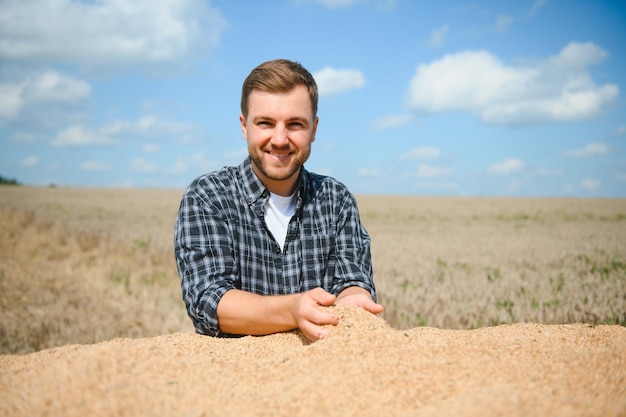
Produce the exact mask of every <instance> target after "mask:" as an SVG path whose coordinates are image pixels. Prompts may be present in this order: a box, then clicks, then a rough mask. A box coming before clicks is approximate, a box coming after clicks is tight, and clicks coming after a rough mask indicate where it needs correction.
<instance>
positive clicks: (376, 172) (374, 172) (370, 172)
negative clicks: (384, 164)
mask: <svg viewBox="0 0 626 417" xmlns="http://www.w3.org/2000/svg"><path fill="white" fill-rule="evenodd" d="M358 175H359V176H361V177H380V175H381V171H380V169H378V168H361V169H359V172H358Z"/></svg>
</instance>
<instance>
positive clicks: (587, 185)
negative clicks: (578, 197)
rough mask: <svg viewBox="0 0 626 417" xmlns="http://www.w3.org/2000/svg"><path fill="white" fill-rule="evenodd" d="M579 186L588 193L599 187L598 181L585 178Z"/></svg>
mask: <svg viewBox="0 0 626 417" xmlns="http://www.w3.org/2000/svg"><path fill="white" fill-rule="evenodd" d="M581 186H582V187H583V188H584V189H585V190H589V191H591V190H595V189H596V188H598V187H599V186H600V181H598V180H595V179H592V178H585V179H584V180H583V182H582V183H581Z"/></svg>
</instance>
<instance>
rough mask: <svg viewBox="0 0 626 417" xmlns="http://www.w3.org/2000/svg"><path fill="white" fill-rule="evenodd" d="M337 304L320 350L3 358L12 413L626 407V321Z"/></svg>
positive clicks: (65, 351)
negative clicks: (413, 323)
mask: <svg viewBox="0 0 626 417" xmlns="http://www.w3.org/2000/svg"><path fill="white" fill-rule="evenodd" d="M334 310H335V312H336V314H338V315H339V316H340V317H341V321H340V324H339V325H338V326H337V327H335V328H333V331H332V332H331V334H330V336H329V337H328V338H326V339H324V340H321V341H319V342H316V343H313V344H309V343H307V342H306V340H304V339H303V337H302V335H301V334H299V333H297V332H290V333H282V334H275V335H270V336H264V337H244V338H240V339H215V338H210V337H204V336H199V335H195V334H190V333H177V334H171V335H167V336H160V337H154V338H142V339H115V340H111V341H108V342H102V343H97V344H93V345H70V346H65V347H60V348H54V349H49V350H44V351H41V352H36V353H32V354H28V355H22V356H18V355H2V356H0V415H2V416H7V417H8V416H18V415H20V416H23V415H29V416H37V415H64V416H87V415H89V416H123V415H132V416H141V415H150V416H153V415H164V416H173V415H180V416H218V415H219V416H240V415H241V416H312V415H320V416H386V415H389V416H435V415H455V416H496V415H497V416H501V415H507V416H522V415H561V416H620V415H622V416H623V415H626V328H624V327H621V326H596V327H592V326H588V325H576V324H572V325H538V324H515V325H502V326H496V327H489V328H482V329H478V330H441V329H437V328H428V327H421V328H415V329H411V330H394V329H392V328H391V327H389V326H388V325H387V323H386V322H385V321H384V320H382V319H380V318H379V317H376V316H373V315H371V314H369V313H366V312H364V311H362V310H359V309H354V308H345V307H344V308H338V307H334Z"/></svg>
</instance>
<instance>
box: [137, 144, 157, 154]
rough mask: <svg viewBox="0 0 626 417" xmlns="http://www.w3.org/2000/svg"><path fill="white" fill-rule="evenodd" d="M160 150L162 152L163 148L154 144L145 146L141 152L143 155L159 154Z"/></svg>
mask: <svg viewBox="0 0 626 417" xmlns="http://www.w3.org/2000/svg"><path fill="white" fill-rule="evenodd" d="M159 150H161V148H160V147H159V146H158V145H154V144H149V145H143V146H142V148H141V152H143V153H157V152H159Z"/></svg>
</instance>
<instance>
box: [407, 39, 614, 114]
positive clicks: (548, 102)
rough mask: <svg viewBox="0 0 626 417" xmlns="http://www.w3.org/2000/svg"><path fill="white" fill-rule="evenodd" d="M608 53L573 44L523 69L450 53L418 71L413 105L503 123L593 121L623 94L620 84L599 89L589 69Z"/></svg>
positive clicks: (484, 56) (478, 55)
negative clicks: (458, 112)
mask: <svg viewBox="0 0 626 417" xmlns="http://www.w3.org/2000/svg"><path fill="white" fill-rule="evenodd" d="M606 55H607V53H606V52H605V51H604V50H603V49H601V48H599V47H598V46H596V45H594V44H593V43H584V44H581V43H570V44H568V45H567V46H566V47H565V48H563V49H562V50H561V52H560V53H559V54H558V55H557V56H554V57H550V58H547V59H545V60H542V61H535V62H533V63H529V64H527V65H517V66H510V65H506V64H504V63H503V62H502V61H500V60H499V59H498V58H497V57H496V56H494V55H493V54H491V53H489V52H486V51H466V52H459V53H455V54H449V55H446V56H444V57H443V58H441V59H439V60H436V61H433V62H431V63H429V64H422V65H419V66H418V67H417V71H416V74H415V76H414V77H413V79H412V80H411V84H410V90H409V94H408V98H407V105H408V107H409V108H411V109H413V110H415V111H418V112H446V111H459V110H461V111H470V112H472V113H474V114H475V115H476V116H477V117H478V118H479V119H481V120H482V121H483V122H485V123H490V124H502V125H531V124H537V123H544V122H558V121H568V120H581V119H588V118H591V117H594V116H596V115H598V114H600V113H601V112H602V111H603V110H604V109H605V108H606V107H607V106H608V105H609V104H610V103H612V102H613V101H615V100H616V98H617V97H618V96H619V87H618V86H617V85H616V84H604V85H601V86H598V85H596V84H595V83H594V81H593V79H592V78H591V76H590V75H589V74H588V71H587V67H588V66H589V65H592V64H598V63H599V62H601V61H602V60H603V59H604V58H605V57H606Z"/></svg>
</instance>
